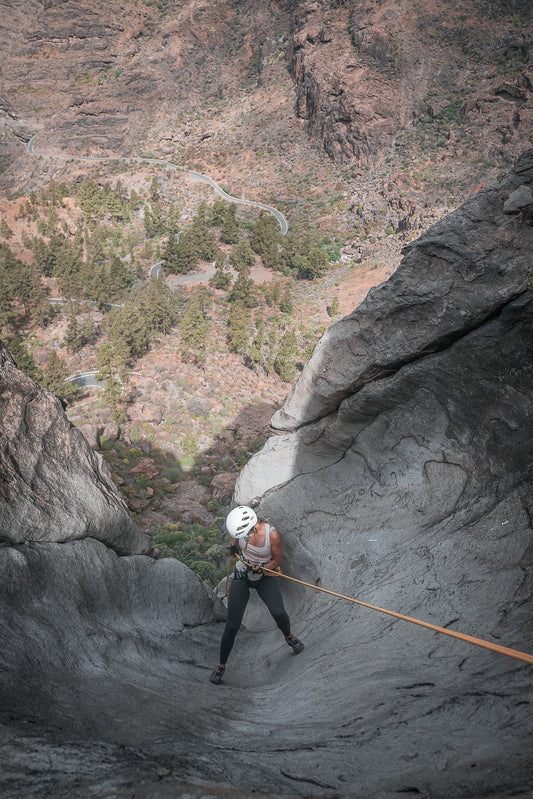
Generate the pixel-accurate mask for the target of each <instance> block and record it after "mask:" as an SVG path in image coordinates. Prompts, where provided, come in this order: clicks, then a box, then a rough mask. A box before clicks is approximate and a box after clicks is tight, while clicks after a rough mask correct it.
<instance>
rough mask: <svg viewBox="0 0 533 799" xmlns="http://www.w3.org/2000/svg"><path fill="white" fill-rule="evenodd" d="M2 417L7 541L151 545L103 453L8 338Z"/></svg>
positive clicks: (137, 548) (126, 547)
mask: <svg viewBox="0 0 533 799" xmlns="http://www.w3.org/2000/svg"><path fill="white" fill-rule="evenodd" d="M0 418H1V419H2V427H1V429H0V542H2V543H10V544H20V543H23V542H28V541H73V540H75V539H79V538H86V537H88V536H92V537H94V538H97V539H99V540H101V541H103V542H104V543H106V544H107V545H108V546H110V547H112V548H113V549H115V550H116V551H117V552H119V553H120V554H131V553H136V552H137V553H139V552H147V551H148V550H149V549H150V543H149V539H148V537H147V536H146V535H145V534H144V533H142V532H141V531H140V530H139V529H138V528H137V527H136V525H135V524H134V522H133V520H132V518H131V516H130V514H129V513H128V511H127V509H126V505H125V504H124V501H123V500H122V498H121V496H120V494H119V493H118V490H117V488H116V486H115V485H114V484H113V481H112V479H111V474H110V472H109V469H108V467H107V465H106V464H105V462H104V460H103V458H102V456H101V455H99V454H98V453H96V452H94V451H93V450H92V449H91V448H90V446H89V444H88V443H87V441H86V440H85V438H84V437H83V435H82V434H81V433H80V432H79V431H78V430H76V428H75V427H73V425H71V424H70V422H69V421H68V419H67V417H66V415H65V413H64V409H63V407H62V404H61V401H60V400H59V398H58V397H56V396H55V395H54V394H51V393H50V392H49V391H46V390H45V389H43V388H41V387H39V386H38V385H36V384H35V383H34V382H33V380H31V379H30V378H29V377H27V376H26V375H25V374H24V373H23V372H20V371H19V370H18V369H17V368H16V365H15V363H14V361H13V359H12V357H11V355H10V354H9V352H8V351H7V350H6V348H5V347H4V346H3V345H2V344H1V343H0Z"/></svg>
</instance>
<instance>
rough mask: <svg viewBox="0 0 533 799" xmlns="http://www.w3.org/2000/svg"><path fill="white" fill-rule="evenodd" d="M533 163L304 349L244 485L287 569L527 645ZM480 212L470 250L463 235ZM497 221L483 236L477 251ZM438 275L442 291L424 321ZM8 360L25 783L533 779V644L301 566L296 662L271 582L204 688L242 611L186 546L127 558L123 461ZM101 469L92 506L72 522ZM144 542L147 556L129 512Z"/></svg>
mask: <svg viewBox="0 0 533 799" xmlns="http://www.w3.org/2000/svg"><path fill="white" fill-rule="evenodd" d="M532 184H533V151H529V152H528V153H526V154H525V155H524V156H523V157H522V158H521V159H520V160H519V161H518V162H517V164H516V167H515V169H514V171H513V172H512V173H511V174H510V175H509V176H508V177H507V178H506V179H505V180H504V181H503V182H502V183H501V184H499V185H498V186H494V187H493V188H492V189H488V190H486V191H484V192H482V193H481V194H480V195H478V196H477V197H475V198H473V199H472V200H471V201H469V202H468V203H467V204H466V205H465V206H464V207H462V208H461V209H459V210H458V211H457V212H456V213H454V214H452V215H451V216H450V217H449V218H448V219H445V220H443V221H442V222H441V223H439V225H437V226H436V227H435V228H433V229H431V230H429V231H428V233H427V234H426V235H425V236H423V237H421V238H420V239H419V240H418V241H417V242H415V243H414V244H413V245H412V247H411V248H410V250H409V252H408V254H407V255H406V256H405V258H404V260H403V261H402V264H401V265H400V266H399V268H398V270H397V272H396V273H395V279H394V280H392V281H389V282H387V283H385V284H382V286H380V287H378V288H376V289H374V290H373V291H372V292H371V293H370V294H369V296H368V297H367V299H366V300H365V301H364V302H363V303H362V305H361V306H360V308H359V309H358V310H357V311H355V312H354V313H353V314H352V315H351V317H350V319H349V320H347V321H344V322H340V323H338V324H337V325H335V326H334V327H333V328H332V329H331V332H330V333H329V334H328V335H327V337H325V339H324V340H323V341H324V343H323V345H322V349H323V350H326V349H327V351H328V352H327V358H324V359H322V360H321V361H320V367H319V368H318V369H317V367H316V363H317V358H315V359H314V360H313V359H311V361H310V362H309V364H308V366H307V367H306V369H305V370H304V372H303V374H302V377H301V378H300V381H298V383H297V384H296V386H295V390H294V392H293V394H292V398H291V399H289V401H288V402H287V403H286V404H285V406H284V408H283V409H282V412H281V413H280V414H279V416H278V418H279V419H283V420H287V419H291V420H292V421H291V425H290V426H291V427H292V428H293V430H294V432H286V433H281V434H279V435H275V436H273V437H272V438H270V439H269V441H268V442H267V444H266V445H265V446H264V447H263V449H262V450H261V451H260V452H259V453H258V454H257V455H256V456H255V457H254V458H252V459H251V461H249V463H248V464H247V465H246V467H245V468H244V470H243V471H242V472H241V475H240V477H239V480H238V482H237V487H236V493H235V500H236V501H237V502H243V501H245V502H252V501H253V502H254V504H257V508H258V512H259V513H263V514H266V515H267V516H268V517H269V518H271V519H272V520H273V521H274V522H275V523H276V524H277V525H278V526H279V527H280V528H281V529H282V530H283V535H284V541H285V567H284V569H285V572H286V573H287V574H289V575H290V574H291V573H292V574H295V575H296V574H297V575H298V578H300V579H303V580H305V581H306V582H307V583H308V584H309V585H310V586H312V585H317V586H324V587H326V588H328V589H341V592H342V593H343V594H344V595H346V596H350V595H351V596H353V597H359V598H362V599H364V601H366V602H371V604H373V605H375V606H377V607H378V608H379V607H381V608H387V607H388V608H390V609H393V610H394V609H397V610H401V612H406V611H407V612H408V615H411V616H414V617H415V618H416V617H418V618H423V619H425V620H426V621H430V622H433V623H436V624H437V625H439V626H440V627H442V628H450V629H454V630H458V631H462V632H466V633H470V634H475V635H476V636H477V637H481V638H483V639H485V640H486V641H487V642H488V643H489V644H490V642H491V641H492V642H496V643H502V644H503V645H504V646H507V647H511V649H514V650H518V651H519V652H525V653H529V654H531V653H532V652H533V639H532V636H531V623H530V619H531V602H532V599H531V597H532V592H531V573H532V571H531V570H532V565H533V561H532V547H531V529H532V528H531V518H532V512H533V508H532V506H531V497H532V495H533V494H532V490H531V489H532V481H531V451H530V446H529V442H530V441H531V434H532V432H533V431H532V430H531V418H532V413H531V411H532V408H531V397H532V392H531V375H532V373H533V368H532V367H533V363H532V361H531V357H532V350H531V340H532V333H533V296H532V292H531V290H530V288H528V287H529V286H530V283H531V264H530V258H529V256H528V251H530V249H531V244H532V231H533V227H532V225H531V216H530V211H531V207H532V203H531V201H529V202H528V203H527V204H526V205H522V206H521V207H520V208H518V207H517V206H520V205H521V203H522V201H523V198H524V197H525V196H526V194H527V198H526V199H529V200H531V194H530V191H531V186H532ZM521 198H522V199H521ZM505 209H507V211H508V213H506V211H505ZM489 230H490V241H491V242H492V246H490V245H489V243H488V241H487V238H486V237H485V236H481V234H482V233H483V232H487V231H489ZM459 234H462V236H463V242H464V250H463V252H462V255H460V254H459V253H458V252H457V251H456V250H457V248H456V247H453V248H450V247H448V245H447V242H453V241H454V240H455V239H456V237H457V236H458V235H459ZM480 236H481V238H482V239H483V241H484V242H485V247H486V248H487V247H488V249H489V253H487V252H486V250H485V251H484V255H483V257H481V255H480V257H479V258H477V257H476V256H477V255H478V254H479V241H480ZM451 252H453V253H454V255H453V260H454V263H455V264H456V268H455V269H453V270H450V271H449V273H448V274H447V273H446V271H445V270H443V260H445V259H446V257H449V256H450V253H451ZM450 278H453V279H450ZM488 282H491V283H492V284H493V286H494V291H493V292H490V291H484V290H483V285H484V284H485V283H488ZM472 284H475V285H477V286H479V291H475V292H469V291H467V289H468V287H469V286H470V285H472ZM421 297H424V301H425V302H426V303H430V304H431V303H437V304H438V305H439V307H440V308H441V312H440V313H439V314H436V313H431V314H427V315H424V316H423V317H421V316H420V313H419V306H420V298H421ZM398 308H400V309H401V310H402V314H403V315H402V314H399V313H398ZM458 310H459V311H460V313H459V314H458V313H457V311H458ZM413 313H416V319H417V326H416V328H413V319H412V314H413ZM370 315H372V317H373V320H374V322H375V325H376V329H378V328H379V325H380V324H382V325H384V326H386V325H387V320H388V319H390V320H394V328H395V333H396V343H395V344H394V347H393V346H392V345H393V342H391V343H390V345H389V343H387V342H385V343H382V344H381V345H378V344H376V345H375V348H374V350H373V351H372V347H371V346H369V345H371V343H372V340H371V339H370V340H369V339H368V330H369V329H370V327H368V326H367V323H366V321H365V320H366V319H368V318H369V317H370ZM460 320H462V321H460ZM346 324H349V325H351V326H352V328H354V330H353V333H352V336H351V337H350V338H346V337H345V336H344V335H343V333H344V330H345V326H346ZM356 328H358V329H356ZM382 341H383V339H382ZM414 341H417V347H416V350H417V352H416V357H414V356H413V342H414ZM426 346H427V348H428V351H427V352H425V351H424V348H425V347H426ZM358 351H359V353H360V355H359V359H358V360H359V361H360V366H359V370H360V374H361V383H364V385H362V384H361V383H358V381H357V380H356V379H354V378H355V377H356V368H354V367H352V366H350V359H351V358H354V357H355V356H356V353H357V352H358ZM372 352H373V353H374V354H373V355H372ZM364 353H366V355H365V354H364ZM371 361H373V362H374V363H375V366H373V367H369V366H368V365H367V364H368V363H369V362H371ZM339 363H344V364H346V366H347V372H346V374H345V375H342V374H341V370H339V367H338V364H339ZM324 364H327V365H326V366H324ZM378 364H379V368H378V366H377V365H378ZM385 372H387V374H385ZM1 375H2V383H1V397H2V408H1V411H2V417H3V419H4V425H5V431H6V432H8V433H9V435H6V432H3V433H2V446H1V452H2V464H1V465H2V473H3V474H6V475H7V476H8V479H7V480H5V482H4V484H3V486H2V496H1V500H0V502H1V505H0V512H1V517H0V518H1V522H2V530H4V531H6V530H7V522H8V520H9V530H10V535H9V538H8V537H7V536H6V534H5V532H4V536H3V537H4V544H3V546H2V547H1V548H0V562H1V568H2V574H3V576H2V580H1V581H0V585H1V591H2V596H3V603H2V609H3V611H2V617H1V622H0V624H1V629H2V636H3V640H4V641H5V642H8V645H7V646H4V647H3V648H2V655H1V658H2V670H3V673H4V679H3V684H2V694H1V698H0V712H1V720H2V760H3V769H2V775H1V777H0V786H1V789H2V791H3V792H4V793H5V794H6V795H9V796H13V797H15V796H25V797H28V796H42V795H43V793H46V792H51V793H52V794H53V795H54V796H84V795H87V792H88V791H90V792H91V794H92V795H94V796H107V795H109V794H110V793H113V795H132V793H135V795H142V796H158V797H165V796H171V795H174V796H175V795H182V796H186V795H187V796H191V795H192V796H200V795H206V793H209V794H212V793H214V794H215V795H219V796H224V795H226V793H229V792H231V793H232V795H234V796H235V795H237V796H243V797H244V796H248V795H251V793H253V794H254V795H266V796H269V795H277V796H280V795H288V796H290V795H295V796H319V797H334V796H335V797H345V796H346V797H353V796H360V797H366V796H380V797H394V796H400V795H403V794H405V793H411V794H417V795H422V796H428V797H432V798H433V799H437V798H438V797H442V798H443V799H444V797H449V796H461V797H481V796H483V797H511V796H517V795H523V796H527V795H529V793H530V792H531V791H532V790H533V785H532V783H531V774H532V765H533V763H532V761H531V748H530V747H529V746H525V745H524V742H528V741H529V740H530V739H531V735H532V732H533V731H532V728H531V715H530V701H531V696H530V686H531V665H528V664H527V663H524V662H523V661H521V660H520V659H516V658H514V657H512V656H511V657H507V656H505V655H501V654H497V653H491V652H489V651H488V650H486V649H481V648H478V647H475V646H473V645H471V644H467V643H463V642H458V641H456V640H452V639H451V638H448V637H445V636H444V635H443V634H441V635H436V634H435V633H431V632H428V631H427V630H423V631H420V630H415V631H413V630H406V629H405V628H406V626H409V625H406V623H398V622H393V623H391V621H390V619H389V617H383V616H382V615H380V614H375V613H370V611H363V610H362V609H360V608H358V609H355V608H354V606H352V605H350V604H349V603H348V602H346V601H345V600H344V601H341V600H339V599H333V598H332V597H324V596H323V595H322V594H319V593H313V592H312V590H311V589H310V588H308V589H304V588H302V587H300V586H295V585H293V584H292V583H291V584H285V585H284V591H285V595H286V598H287V603H288V607H289V609H290V612H291V617H292V621H293V628H294V630H295V631H296V632H298V634H299V635H301V636H302V637H303V638H304V639H305V642H306V650H305V651H304V652H303V653H302V654H301V655H299V656H298V658H297V659H294V656H293V655H292V654H291V653H290V652H287V647H286V646H285V644H284V642H283V640H280V637H279V633H278V632H277V630H276V629H275V628H274V629H273V627H274V625H273V623H272V622H269V620H268V619H266V618H265V616H264V613H262V612H261V610H260V608H258V606H257V603H256V602H255V601H254V602H252V603H251V607H250V608H249V610H248V612H247V616H246V620H245V625H246V626H245V629H244V630H242V631H241V634H240V636H239V637H238V639H237V645H236V648H235V651H234V653H233V655H232V658H231V663H230V665H229V666H228V669H227V676H226V678H225V681H224V683H223V685H222V686H219V687H217V686H213V685H211V683H209V682H208V680H207V676H208V673H209V670H210V667H211V666H212V664H213V663H214V662H216V657H217V647H218V639H219V634H220V625H219V624H217V623H216V622H217V621H220V620H221V619H222V618H223V615H224V609H223V605H222V604H221V603H220V601H219V600H218V599H217V598H216V595H215V594H214V593H213V592H212V591H210V590H209V589H208V588H207V586H206V585H205V583H203V582H202V581H201V580H200V579H199V578H198V577H197V576H195V575H193V573H192V572H190V571H189V570H188V569H186V567H184V566H183V565H182V564H180V563H179V562H178V561H177V560H175V559H168V558H163V559H160V560H154V559H153V558H151V557H148V556H147V555H143V554H136V555H135V554H131V555H126V554H125V553H126V552H127V547H128V541H127V540H126V539H124V537H123V538H122V539H121V542H120V552H121V553H122V557H117V554H116V551H113V550H116V549H117V541H116V537H115V535H114V533H113V527H112V528H111V529H110V531H107V532H106V530H107V523H106V521H104V520H103V519H102V517H101V510H100V508H101V499H100V497H101V496H102V494H103V495H105V496H106V497H107V501H108V502H109V505H110V507H111V508H113V513H114V518H115V523H114V527H115V528H116V527H117V526H120V527H121V529H123V530H124V529H126V527H127V526H128V524H129V520H128V516H127V512H126V510H125V508H123V507H122V508H121V506H120V500H119V498H118V495H117V492H116V490H114V489H113V487H112V486H111V485H110V483H109V475H108V473H107V471H106V469H105V467H104V465H103V464H102V463H101V462H98V461H97V460H95V458H94V455H93V454H92V453H91V451H90V449H89V446H88V444H86V443H84V441H83V438H82V437H81V436H80V435H79V433H78V432H77V431H76V430H74V429H73V428H69V426H68V424H67V423H66V420H65V418H64V414H63V411H62V409H61V408H60V406H59V405H58V403H57V402H55V401H53V400H52V399H51V398H50V396H49V394H47V392H45V391H43V390H41V389H37V387H32V386H31V385H29V384H28V382H27V381H26V380H25V378H24V377H22V376H20V375H18V374H17V371H16V369H15V367H14V365H13V363H12V361H11V359H10V358H9V356H8V355H7V353H5V352H3V354H2V370H1ZM363 376H364V378H365V379H364V381H363V380H362V377H363ZM302 383H303V384H304V385H307V396H308V397H309V405H308V407H304V405H303V404H302V402H297V398H298V397H299V396H301V395H300V394H299V391H300V387H301V384H302ZM340 385H342V386H343V388H342V389H340V388H339V386H340ZM326 386H329V389H328V390H326ZM285 426H286V427H287V426H288V425H287V424H286V423H285ZM30 443H31V449H32V451H33V453H34V454H33V459H32V461H31V464H33V465H31V464H29V463H28V457H27V452H28V449H29V448H30ZM51 459H56V460H59V461H61V460H64V461H65V462H67V463H68V464H69V466H70V471H71V473H72V478H73V480H74V482H75V485H77V486H78V495H79V499H74V498H73V496H72V494H70V495H69V494H68V493H67V492H68V487H69V486H68V478H64V479H63V480H62V481H60V484H59V483H58V481H57V480H55V479H53V478H51V477H50V474H51V469H50V460H51ZM30 467H31V468H30ZM43 478H44V479H43ZM84 484H86V485H87V486H91V491H92V495H90V494H88V495H87V496H88V497H91V496H92V498H91V499H90V502H89V501H87V506H86V508H85V511H84V513H85V514H86V515H87V517H88V522H89V523H88V524H87V526H86V529H85V533H84V534H83V537H82V538H81V540H79V539H78V537H77V536H76V535H75V534H74V535H70V536H69V538H70V539H71V540H69V541H65V537H64V534H63V531H64V529H65V527H66V526H68V522H69V520H70V519H77V518H78V516H79V512H80V507H81V504H80V503H81V498H82V497H84V496H85V495H86V493H85V490H84ZM24 486H26V491H24V492H23V491H22V489H23V487H24ZM66 490H67V491H66ZM45 496H46V506H45V512H46V513H45V515H43V508H42V504H43V499H44V497H45ZM65 496H68V501H67V502H65ZM13 503H17V507H18V509H19V510H18V513H17V515H16V516H15V515H11V508H12V506H13ZM39 505H40V506H41V516H40V517H39V519H38V522H37V530H36V531H35V532H32V529H31V528H30V527H29V526H28V524H27V522H26V520H27V519H28V518H31V516H32V514H34V509H35V507H36V506H39ZM65 520H67V524H66V523H65ZM54 522H55V523H54ZM97 534H99V537H100V540H99V541H98V540H96V535H97ZM59 542H62V543H59ZM129 546H130V547H131V549H130V551H131V552H132V553H135V552H139V551H141V552H142V547H141V549H140V550H139V538H138V534H137V533H136V532H135V531H134V530H133V529H132V530H131V532H130V537H129ZM385 761H386V767H384V762H385ZM502 764H505V767H502ZM230 786H231V787H230Z"/></svg>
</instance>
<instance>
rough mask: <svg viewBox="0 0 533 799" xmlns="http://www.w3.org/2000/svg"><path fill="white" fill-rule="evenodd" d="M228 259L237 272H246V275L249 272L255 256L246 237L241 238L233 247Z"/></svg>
mask: <svg viewBox="0 0 533 799" xmlns="http://www.w3.org/2000/svg"><path fill="white" fill-rule="evenodd" d="M229 260H230V263H231V265H232V266H233V268H234V269H235V270H236V271H237V272H239V273H241V272H246V273H247V276H248V275H249V274H250V268H251V267H252V266H253V265H254V263H255V258H254V253H253V250H252V248H251V247H250V244H249V242H248V241H247V240H246V239H241V241H239V243H238V244H236V245H235V247H233V249H232V251H231V253H230V256H229Z"/></svg>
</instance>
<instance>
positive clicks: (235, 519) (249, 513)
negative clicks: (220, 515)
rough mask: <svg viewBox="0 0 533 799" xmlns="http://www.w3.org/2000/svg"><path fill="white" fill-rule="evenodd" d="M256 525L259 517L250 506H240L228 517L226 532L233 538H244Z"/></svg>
mask: <svg viewBox="0 0 533 799" xmlns="http://www.w3.org/2000/svg"><path fill="white" fill-rule="evenodd" d="M256 524H257V515H256V513H255V511H254V510H252V508H249V507H248V505H239V506H238V507H236V508H233V510H232V511H230V512H229V513H228V515H227V516H226V530H227V531H228V533H229V534H230V535H231V537H232V538H244V537H245V536H246V535H248V533H249V532H250V530H251V529H252V527H255V525H256Z"/></svg>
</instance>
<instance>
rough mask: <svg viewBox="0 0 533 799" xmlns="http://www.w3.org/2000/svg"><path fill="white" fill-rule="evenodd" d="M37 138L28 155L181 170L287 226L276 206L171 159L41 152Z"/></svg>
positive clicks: (232, 200)
mask: <svg viewBox="0 0 533 799" xmlns="http://www.w3.org/2000/svg"><path fill="white" fill-rule="evenodd" d="M36 138H37V134H36V135H35V136H32V138H31V139H30V140H29V142H28V146H27V150H28V153H30V155H36V156H41V157H43V158H58V159H61V160H63V161H92V162H95V161H128V162H134V163H142V164H157V165H159V166H165V167H168V168H169V169H175V170H177V171H179V172H183V173H185V174H186V175H189V177H191V178H192V179H193V180H196V181H198V182H199V183H207V184H208V185H209V186H211V188H212V189H213V190H214V191H215V192H216V193H217V194H219V195H220V196H221V197H222V198H223V199H224V200H227V201H228V202H230V203H239V204H240V205H251V206H254V207H255V208H261V209H262V210H263V211H267V213H269V214H272V216H274V217H275V219H276V220H277V222H278V224H279V227H280V232H281V234H282V235H283V236H284V235H285V234H286V233H287V231H288V229H289V226H288V224H287V220H286V219H285V217H284V216H283V214H282V213H281V211H278V209H277V208H273V207H272V206H271V205H265V204H264V203H258V202H254V201H253V200H243V199H241V198H240V197H233V195H231V194H228V193H227V192H226V191H224V189H222V188H220V186H219V185H218V184H217V183H215V181H214V180H213V179H212V178H210V177H208V176H207V175H202V173H201V172H194V171H192V170H190V169H185V167H183V166H179V164H174V163H172V161H165V160H164V159H162V158H148V157H144V156H126V155H125V156H122V155H110V156H96V155H95V156H92V155H68V154H67V153H43V152H39V151H37V150H36V149H35V139H36Z"/></svg>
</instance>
